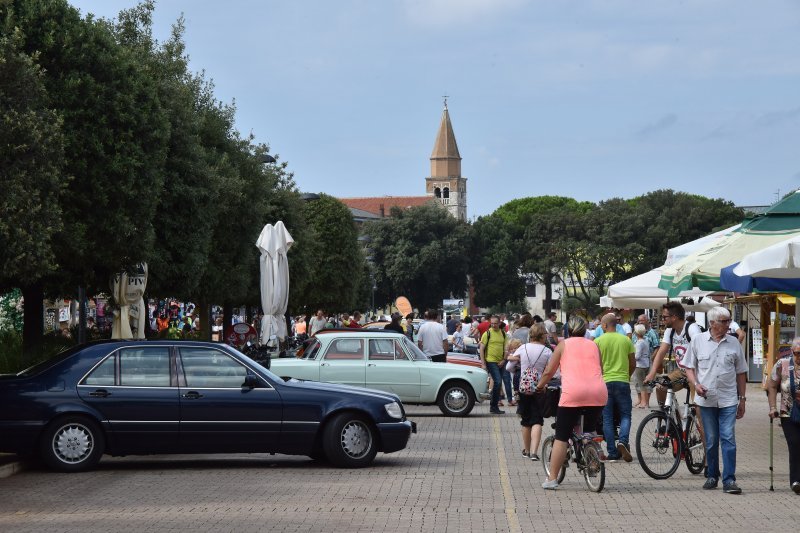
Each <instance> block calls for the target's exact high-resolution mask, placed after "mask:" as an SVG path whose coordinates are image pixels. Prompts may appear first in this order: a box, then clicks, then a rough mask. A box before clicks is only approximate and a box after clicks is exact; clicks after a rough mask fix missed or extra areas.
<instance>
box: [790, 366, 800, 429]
mask: <svg viewBox="0 0 800 533" xmlns="http://www.w3.org/2000/svg"><path fill="white" fill-rule="evenodd" d="M789 389H790V390H791V393H792V410H791V411H790V412H789V420H791V421H792V422H794V423H795V424H800V402H798V401H797V385H796V384H795V381H794V357H791V356H790V357H789Z"/></svg>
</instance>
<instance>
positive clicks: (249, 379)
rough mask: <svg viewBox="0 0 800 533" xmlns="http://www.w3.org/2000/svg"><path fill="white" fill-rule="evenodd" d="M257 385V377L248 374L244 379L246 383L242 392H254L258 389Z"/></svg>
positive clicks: (243, 384)
mask: <svg viewBox="0 0 800 533" xmlns="http://www.w3.org/2000/svg"><path fill="white" fill-rule="evenodd" d="M256 385H258V380H257V379H256V377H255V376H254V375H252V374H247V375H246V376H245V377H244V383H242V391H249V390H253V389H255V388H256Z"/></svg>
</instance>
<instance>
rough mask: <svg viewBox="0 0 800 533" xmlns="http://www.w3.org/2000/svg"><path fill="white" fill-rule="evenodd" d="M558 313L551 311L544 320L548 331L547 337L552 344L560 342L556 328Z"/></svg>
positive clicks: (545, 328)
mask: <svg viewBox="0 0 800 533" xmlns="http://www.w3.org/2000/svg"><path fill="white" fill-rule="evenodd" d="M557 317H558V315H557V314H556V313H553V312H550V313H548V315H547V320H545V321H544V330H545V331H546V332H547V339H548V340H549V341H550V345H551V346H555V345H556V344H558V331H557V329H558V328H556V318H557Z"/></svg>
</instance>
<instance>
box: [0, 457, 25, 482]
mask: <svg viewBox="0 0 800 533" xmlns="http://www.w3.org/2000/svg"><path fill="white" fill-rule="evenodd" d="M25 469H26V465H25V463H22V462H19V461H15V462H13V463H6V464H4V465H0V479H2V478H7V477H11V476H13V475H14V474H18V473H19V472H22V471H23V470H25Z"/></svg>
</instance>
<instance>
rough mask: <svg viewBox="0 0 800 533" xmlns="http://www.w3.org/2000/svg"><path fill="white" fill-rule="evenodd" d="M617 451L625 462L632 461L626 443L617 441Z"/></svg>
mask: <svg viewBox="0 0 800 533" xmlns="http://www.w3.org/2000/svg"><path fill="white" fill-rule="evenodd" d="M617 451H618V452H619V454H620V455H621V456H622V458H623V459H625V462H626V463H630V462H631V461H633V456H632V455H631V451H630V450H629V449H628V445H627V444H625V443H624V442H618V443H617Z"/></svg>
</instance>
